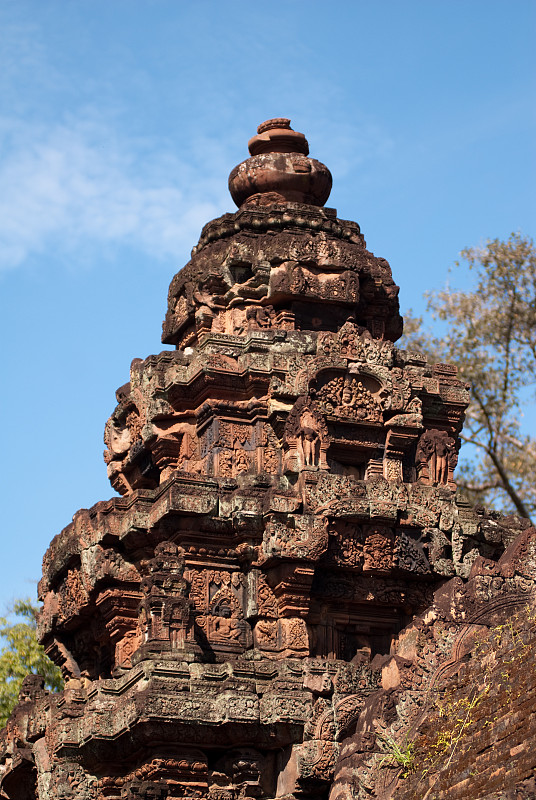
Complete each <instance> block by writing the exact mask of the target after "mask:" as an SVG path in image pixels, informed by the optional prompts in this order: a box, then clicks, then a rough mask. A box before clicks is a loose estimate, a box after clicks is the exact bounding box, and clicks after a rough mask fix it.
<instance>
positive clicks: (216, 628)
mask: <svg viewBox="0 0 536 800" xmlns="http://www.w3.org/2000/svg"><path fill="white" fill-rule="evenodd" d="M212 633H213V635H214V636H215V637H217V638H218V639H232V640H233V641H236V640H237V639H238V638H239V637H240V633H241V631H240V628H239V627H238V625H237V624H236V620H235V619H233V616H232V612H231V609H230V608H229V606H220V608H219V609H218V613H217V615H214V618H213V621H212Z"/></svg>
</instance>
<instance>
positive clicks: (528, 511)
mask: <svg viewBox="0 0 536 800" xmlns="http://www.w3.org/2000/svg"><path fill="white" fill-rule="evenodd" d="M461 256H462V259H463V261H464V262H465V264H466V265H468V267H469V270H471V271H473V272H474V274H475V288H474V290H473V291H453V290H451V289H450V288H449V287H447V288H445V289H444V290H442V291H440V292H430V293H427V294H426V295H425V296H426V297H427V299H428V311H429V312H430V313H431V315H432V318H433V319H434V320H436V321H440V322H443V323H446V328H447V333H446V335H444V336H438V335H432V334H430V333H427V332H426V331H422V329H420V327H419V326H420V323H421V322H422V320H421V319H420V318H415V317H412V316H411V312H410V315H409V317H406V320H407V325H406V331H407V332H406V334H405V338H404V340H403V341H402V346H403V347H406V348H409V349H420V350H423V351H424V352H427V353H428V354H430V356H431V357H433V358H435V359H436V360H438V361H447V362H451V363H453V364H456V365H457V366H458V369H459V374H460V377H461V378H462V380H463V379H465V380H467V381H468V382H469V383H470V384H471V398H472V399H471V404H470V406H469V409H468V411H467V415H466V421H465V425H464V431H463V433H462V442H463V443H464V444H465V446H464V447H462V451H461V456H462V457H461V459H460V467H459V478H458V483H459V485H460V486H461V487H462V489H463V490H464V491H465V493H466V494H467V495H468V496H469V498H470V499H471V500H472V501H473V502H476V503H484V504H486V505H488V506H492V507H500V508H503V509H508V510H513V511H516V512H517V513H518V514H520V515H521V516H523V517H527V518H529V519H530V517H531V516H532V517H533V519H534V517H535V515H536V479H535V476H536V438H534V435H531V433H529V431H528V430H527V427H526V425H524V420H527V418H528V417H529V414H525V412H526V411H527V410H528V411H530V412H531V415H532V423H533V424H532V434H534V429H535V427H536V426H534V417H535V416H536V414H535V412H534V407H532V408H531V403H533V402H534V400H535V398H536V394H535V388H536V249H535V246H534V242H533V241H532V239H529V238H527V237H524V236H522V235H521V234H519V233H512V234H511V235H510V237H509V238H508V239H507V240H506V241H500V240H499V239H494V240H493V241H488V243H487V244H486V245H485V247H482V248H469V249H466V250H463V251H462V252H461ZM456 267H460V262H457V263H456ZM442 327H443V328H444V327H445V325H443V326H442Z"/></svg>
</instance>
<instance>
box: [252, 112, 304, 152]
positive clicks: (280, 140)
mask: <svg viewBox="0 0 536 800" xmlns="http://www.w3.org/2000/svg"><path fill="white" fill-rule="evenodd" d="M248 149H249V152H250V153H251V155H252V156H258V155H260V154H261V153H302V154H303V155H304V156H307V155H309V143H308V142H307V139H306V138H305V136H304V135H303V133H299V132H298V131H294V130H292V128H291V127H290V120H289V119H285V118H283V117H278V118H277V119H267V120H266V122H263V123H261V124H260V125H259V127H258V128H257V135H256V136H254V137H253V138H252V139H250V140H249V142H248Z"/></svg>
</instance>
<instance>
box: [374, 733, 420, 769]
mask: <svg viewBox="0 0 536 800" xmlns="http://www.w3.org/2000/svg"><path fill="white" fill-rule="evenodd" d="M378 738H379V740H380V741H381V743H382V744H383V748H384V750H385V751H386V753H387V755H385V756H384V757H383V758H382V759H381V761H380V763H379V766H380V767H383V765H384V764H389V765H390V766H399V767H402V777H403V778H406V777H407V776H408V775H409V773H410V772H412V771H413V770H414V769H415V742H413V741H411V740H410V739H408V737H407V736H406V738H405V739H404V742H402V743H399V742H397V741H396V740H395V739H394V738H393V737H392V736H379V737H378Z"/></svg>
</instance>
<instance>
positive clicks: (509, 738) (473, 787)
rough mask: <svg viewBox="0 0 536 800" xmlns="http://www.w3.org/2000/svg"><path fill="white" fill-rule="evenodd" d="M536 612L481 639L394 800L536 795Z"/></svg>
mask: <svg viewBox="0 0 536 800" xmlns="http://www.w3.org/2000/svg"><path fill="white" fill-rule="evenodd" d="M535 622H536V610H535V609H534V608H531V607H530V606H527V607H526V608H522V609H521V610H519V611H518V612H517V613H516V614H515V615H513V616H512V617H510V616H509V615H508V614H505V620H504V622H501V623H500V624H498V625H496V626H495V627H493V628H491V630H490V631H489V632H488V633H487V634H486V635H485V636H484V637H482V639H481V640H480V641H478V642H477V643H476V644H475V646H474V648H473V649H472V650H471V652H470V653H469V654H468V655H467V657H466V658H467V661H466V662H465V663H463V664H461V665H460V668H459V670H458V672H457V674H456V675H455V676H454V677H453V679H452V680H451V681H450V683H449V684H447V686H446V687H444V689H442V690H441V691H439V692H438V694H437V697H436V699H435V701H434V704H433V706H432V709H431V710H430V713H429V714H428V716H427V718H426V720H425V722H424V723H423V724H422V725H421V727H420V729H419V731H418V733H417V735H416V737H415V739H414V740H413V742H414V748H413V752H412V753H411V754H410V757H411V762H410V767H411V771H410V773H409V775H408V776H407V777H406V778H405V779H402V780H401V782H400V784H399V786H398V787H397V789H396V790H395V792H394V794H393V800H414V798H423V797H427V798H430V800H447V799H448V800H462V798H463V800H507V799H508V800H510V798H511V800H528V798H534V797H536V784H535V777H534V775H535V768H536V755H535V753H534V742H535V741H536V628H535Z"/></svg>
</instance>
